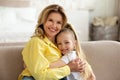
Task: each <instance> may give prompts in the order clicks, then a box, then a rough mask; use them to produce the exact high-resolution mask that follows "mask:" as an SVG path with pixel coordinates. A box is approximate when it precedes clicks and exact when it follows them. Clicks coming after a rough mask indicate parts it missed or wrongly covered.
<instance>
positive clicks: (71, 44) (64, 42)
mask: <svg viewBox="0 0 120 80" xmlns="http://www.w3.org/2000/svg"><path fill="white" fill-rule="evenodd" d="M56 44H57V46H58V48H59V49H60V51H61V53H62V54H63V57H62V58H61V59H60V60H58V61H56V62H53V63H51V64H50V68H57V67H62V66H64V65H65V64H68V63H69V62H70V61H72V60H73V59H76V58H77V57H79V58H80V59H81V60H84V61H85V62H86V64H84V63H83V64H81V65H85V66H86V67H85V70H84V71H83V72H82V71H81V73H80V72H72V73H71V74H70V75H69V76H67V80H95V76H94V74H93V71H92V69H91V67H90V65H89V64H88V63H87V61H86V59H85V57H84V54H83V53H82V52H81V50H80V49H79V45H78V39H77V36H76V34H75V32H74V30H73V29H72V27H71V25H70V24H67V25H66V26H65V28H64V29H62V30H61V31H60V32H59V33H58V35H57V36H56ZM58 62H59V64H58Z"/></svg>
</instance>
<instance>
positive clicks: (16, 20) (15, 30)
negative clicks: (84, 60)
mask: <svg viewBox="0 0 120 80" xmlns="http://www.w3.org/2000/svg"><path fill="white" fill-rule="evenodd" d="M37 1H38V2H37ZM41 1H42V3H43V4H41ZM46 1H47V0H46ZM46 1H45V0H34V2H33V3H32V4H31V7H21V8H17V7H5V6H4V7H0V17H1V18H0V42H13V41H26V40H28V39H29V38H30V36H31V35H32V34H33V32H34V29H35V24H36V21H37V16H38V14H39V12H40V11H41V10H42V9H43V7H45V5H48V3H46ZM48 1H51V2H52V1H53V2H52V3H56V2H55V1H56V0H48ZM57 1H59V0H57ZM69 1H70V2H71V4H70V2H69ZM69 1H68V0H63V1H62V2H61V3H59V4H60V5H62V6H64V7H65V9H66V13H67V15H68V20H69V22H70V23H72V25H73V26H75V29H76V31H77V33H78V35H79V38H80V40H81V41H88V40H89V36H88V35H89V22H91V21H92V19H93V18H94V17H95V16H103V17H105V16H113V15H116V14H117V13H116V10H117V9H116V4H117V0H92V1H93V3H91V4H93V6H91V5H90V4H89V2H91V1H89V0H83V2H82V1H81V3H79V4H78V2H77V1H79V0H76V2H74V3H72V0H69ZM94 1H95V3H94ZM35 2H37V3H35ZM68 2H69V4H68ZM86 2H87V4H88V5H84V4H86ZM62 3H63V4H62ZM40 4H41V5H40ZM80 4H81V6H79V5H80ZM94 4H95V5H94ZM34 5H35V6H34ZM36 8H37V9H36ZM88 8H90V9H88Z"/></svg>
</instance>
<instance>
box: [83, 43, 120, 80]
mask: <svg viewBox="0 0 120 80" xmlns="http://www.w3.org/2000/svg"><path fill="white" fill-rule="evenodd" d="M81 44H82V48H83V51H84V52H85V54H86V57H87V59H88V62H89V63H90V64H91V66H92V68H93V70H94V73H95V75H96V78H97V80H120V71H119V70H120V43H119V42H117V41H93V42H92V41H91V42H85V43H81Z"/></svg>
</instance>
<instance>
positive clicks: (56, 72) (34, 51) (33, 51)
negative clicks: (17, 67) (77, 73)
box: [22, 39, 70, 80]
mask: <svg viewBox="0 0 120 80" xmlns="http://www.w3.org/2000/svg"><path fill="white" fill-rule="evenodd" d="M43 44H44V43H43V42H42V41H39V40H38V39H31V40H30V41H29V42H28V44H27V45H26V47H25V48H24V50H23V52H22V55H23V60H24V62H25V64H26V66H27V68H28V70H29V71H30V73H31V74H32V76H33V77H34V78H35V80H51V79H52V80H58V79H60V78H63V77H64V76H67V75H69V74H70V68H69V67H68V66H67V65H66V66H64V67H61V68H54V69H53V68H52V69H50V68H49V64H50V63H49V61H48V60H47V59H46V58H45V56H44V53H43V52H44V50H45V46H42V45H43Z"/></svg>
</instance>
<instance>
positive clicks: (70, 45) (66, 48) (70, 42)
mask: <svg viewBox="0 0 120 80" xmlns="http://www.w3.org/2000/svg"><path fill="white" fill-rule="evenodd" d="M57 46H58V48H59V49H60V51H61V52H62V54H63V55H64V54H66V53H68V52H70V51H73V50H74V49H75V46H76V40H75V39H74V37H73V36H72V34H71V33H70V32H62V33H60V34H59V35H58V36H57Z"/></svg>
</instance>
